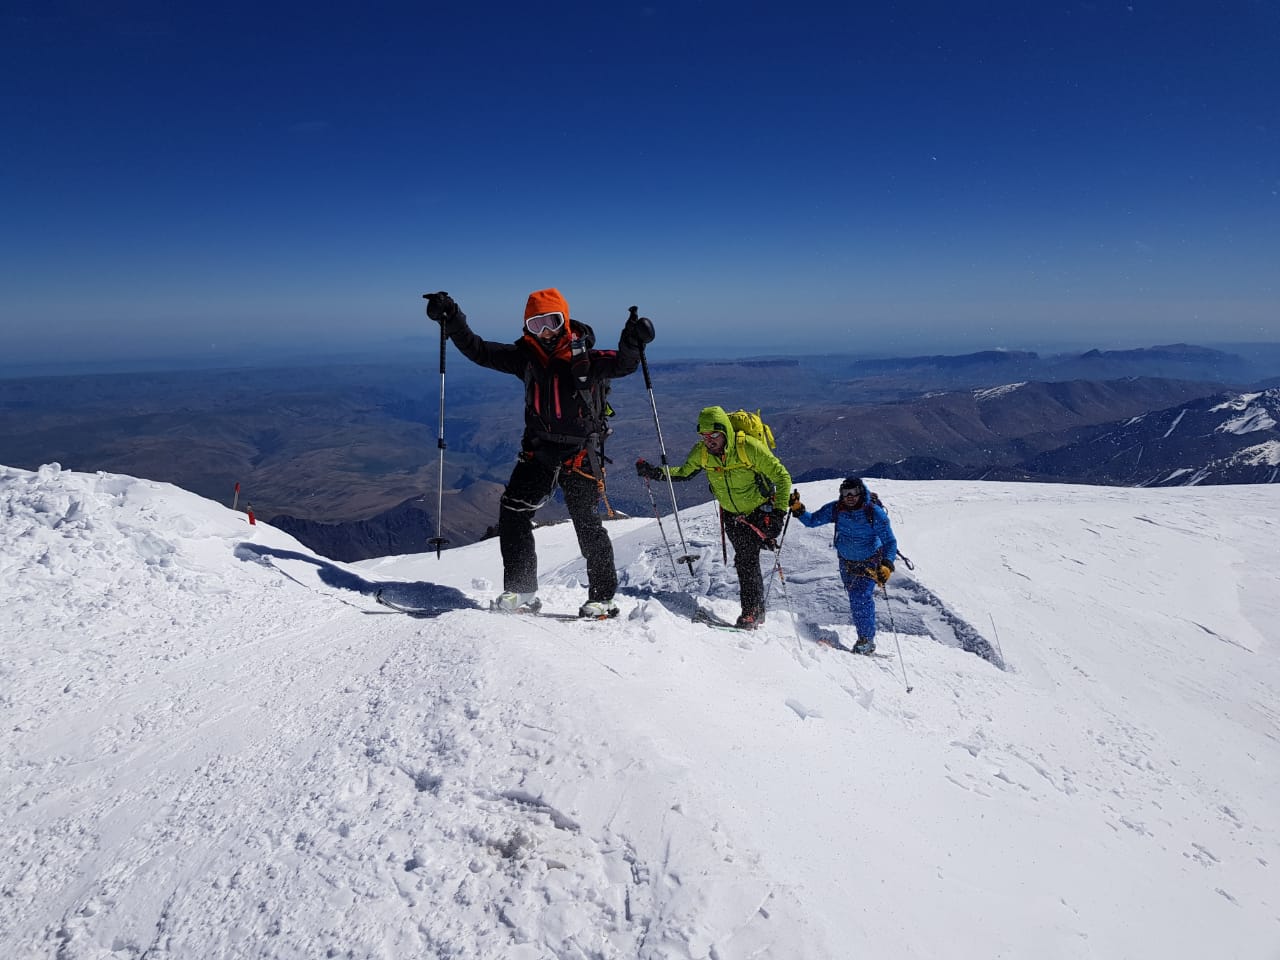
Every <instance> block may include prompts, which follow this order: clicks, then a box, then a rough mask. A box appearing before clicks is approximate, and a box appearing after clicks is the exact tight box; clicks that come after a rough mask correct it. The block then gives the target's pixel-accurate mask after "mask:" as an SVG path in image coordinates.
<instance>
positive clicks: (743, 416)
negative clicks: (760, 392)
mask: <svg viewBox="0 0 1280 960" xmlns="http://www.w3.org/2000/svg"><path fill="white" fill-rule="evenodd" d="M729 423H730V424H732V425H733V429H734V430H736V431H737V432H738V433H745V434H746V435H747V436H749V437H755V438H756V439H757V440H759V441H760V442H761V443H763V444H764V445H765V446H767V447H768V448H769V449H770V450H776V449H777V448H778V444H777V443H775V442H774V439H773V431H772V430H770V429H769V425H768V424H767V423H765V422H764V421H763V420H761V419H760V411H759V410H757V411H756V412H755V413H752V412H751V411H750V410H735V411H733V413H731V414H729Z"/></svg>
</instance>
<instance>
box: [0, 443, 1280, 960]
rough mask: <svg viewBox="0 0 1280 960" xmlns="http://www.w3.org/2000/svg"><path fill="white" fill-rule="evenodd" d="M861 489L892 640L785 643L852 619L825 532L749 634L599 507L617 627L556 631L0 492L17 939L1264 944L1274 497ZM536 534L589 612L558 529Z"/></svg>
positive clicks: (179, 498) (760, 945)
mask: <svg viewBox="0 0 1280 960" xmlns="http://www.w3.org/2000/svg"><path fill="white" fill-rule="evenodd" d="M835 487H836V481H828V482H823V483H813V484H801V485H800V489H801V493H802V496H803V497H804V499H805V500H806V502H807V503H809V504H810V505H811V506H814V507H816V506H818V505H820V504H821V503H822V502H823V501H824V499H825V498H827V497H830V496H832V495H833V494H834V492H835ZM873 487H874V488H875V489H876V490H877V491H879V492H880V494H881V495H882V497H883V498H884V500H885V502H886V503H887V504H888V506H889V509H890V511H891V515H892V516H893V518H894V522H895V527H896V530H897V532H898V535H899V538H900V540H901V544H902V548H903V550H904V551H905V552H906V553H907V554H908V555H909V556H910V557H911V558H912V560H914V562H915V564H916V570H915V571H914V573H911V572H910V571H908V570H907V569H906V565H905V564H899V568H898V574H897V575H895V577H894V579H893V580H892V581H891V583H890V589H889V597H890V604H889V606H888V607H887V608H882V633H881V636H880V649H881V650H882V651H888V652H890V653H898V652H899V644H898V643H895V636H894V632H893V631H892V630H891V629H890V620H889V617H888V616H886V614H892V617H893V620H892V623H893V625H894V626H896V627H897V629H898V631H899V634H898V640H899V642H900V652H901V657H900V658H897V659H866V658H856V657H853V656H850V655H848V654H844V653H840V652H838V651H835V650H832V649H830V648H827V647H823V646H819V645H818V644H816V643H813V642H812V641H811V640H810V639H807V637H808V636H810V632H809V629H808V628H805V627H804V626H803V624H804V623H806V622H810V621H813V622H816V623H817V625H818V626H819V627H820V628H823V629H825V630H826V631H827V632H828V633H829V634H839V635H841V636H843V637H844V638H845V639H849V638H850V633H849V630H850V628H849V627H848V626H847V625H846V623H847V611H846V610H843V609H842V607H843V604H844V599H843V596H842V594H841V592H840V590H839V587H838V584H837V582H836V580H835V564H834V562H833V560H832V553H831V549H830V528H829V527H828V528H818V529H815V530H808V529H805V528H802V527H800V526H799V525H798V524H792V525H791V527H790V529H789V531H788V534H787V538H786V541H785V543H784V548H783V552H782V561H783V565H784V567H785V568H786V571H787V584H786V588H785V594H784V592H783V590H782V589H781V588H780V587H779V584H778V582H777V581H776V580H775V581H774V584H773V593H772V601H771V605H770V606H771V610H770V614H769V621H768V623H767V624H766V627H765V629H763V630H762V631H759V632H757V633H755V634H743V633H735V632H725V631H718V630H713V629H710V628H705V627H701V626H697V625H694V624H692V623H690V622H689V621H688V619H687V614H688V612H689V610H691V609H692V608H691V606H690V603H691V601H690V600H689V598H688V597H686V596H684V595H682V594H681V593H680V592H679V591H678V590H677V587H679V586H680V585H681V581H679V580H678V579H677V578H676V576H675V575H674V574H673V572H672V569H671V563H670V560H669V558H668V554H667V551H666V549H665V547H664V546H663V543H662V540H661V537H660V535H659V529H658V526H657V524H656V523H655V522H654V521H652V520H635V519H633V520H625V521H620V522H618V523H615V524H611V525H610V530H611V532H612V535H613V538H614V542H615V546H616V550H617V561H618V566H619V569H620V571H621V574H622V579H623V588H622V591H621V593H620V598H619V599H620V603H621V606H622V610H623V612H622V616H621V617H620V619H619V620H617V621H613V622H608V623H594V622H591V623H581V622H573V623H563V622H559V621H554V620H550V619H545V618H538V619H534V618H524V617H516V618H509V617H499V616H498V615H495V614H490V613H487V612H485V611H483V610H481V609H477V607H478V606H480V605H483V604H484V603H485V602H486V601H487V600H488V599H489V597H491V596H492V595H493V594H494V593H495V592H496V591H497V589H498V588H499V584H500V561H499V558H498V555H497V545H496V543H494V542H492V541H489V542H485V543H480V544H476V545H473V546H470V547H466V548H460V549H456V550H450V551H447V552H445V554H444V555H443V556H442V558H440V559H437V558H436V557H435V555H434V554H423V555H418V556H410V557H399V558H386V559H382V560H375V561H368V562H365V563H362V564H354V565H344V564H340V563H335V562H332V561H328V560H325V559H322V558H319V557H316V556H314V555H313V554H311V553H310V552H309V551H307V550H306V549H304V548H303V547H301V546H300V545H299V544H298V543H297V542H296V541H294V540H292V539H291V538H289V537H288V536H286V535H284V534H283V533H280V532H279V531H276V530H274V529H272V528H270V527H267V526H264V525H261V524H259V525H257V526H256V527H249V526H248V525H247V524H246V523H245V521H244V517H243V515H240V514H236V513H232V512H231V511H230V510H228V509H226V508H225V507H223V506H220V505H218V504H214V503H211V502H209V501H206V500H202V499H200V498H197V497H195V496H193V495H191V494H188V493H185V492H183V491H180V490H178V489H176V488H174V487H171V486H168V485H165V484H158V483H151V482H147V481H140V480H132V479H130V478H126V477H120V476H112V475H106V474H98V475H87V474H79V473H70V472H65V471H59V470H58V469H57V468H56V467H52V466H50V467H46V468H42V470H41V471H40V472H39V473H30V472H26V471H21V470H16V469H11V468H0V557H3V559H2V560H0V731H3V733H2V734H0V812H2V814H3V822H4V825H5V830H4V838H3V846H0V948H2V949H0V955H2V956H5V957H19V958H27V957H50V958H52V957H58V958H61V960H80V958H95V960H101V958H108V957H110V958H135V960H140V958H142V957H146V958H147V960H158V958H163V957H173V958H184V960H186V958H204V957H219V958H223V957H228V958H241V957H244V958H248V957H272V958H303V957H305V958H319V957H360V958H365V957H388V958H391V957H395V958H408V957H414V958H417V957H443V958H472V957H474V958H480V957H484V958H493V957H503V958H516V960H524V958H542V957H575V958H577V957H601V958H606V957H642V958H689V957H699V958H712V957H714V958H719V960H729V958H746V957H777V958H847V957H895V958H900V957H922V958H923V957H931V958H932V957H944V956H945V957H949V958H956V957H973V958H979V957H981V958H988V957H995V956H1006V957H1108V958H1111V957H1195V958H1205V957H1214V958H1219V957H1272V956H1276V955H1277V953H1280V893H1278V891H1280V883H1277V877H1276V870H1277V864H1278V862H1280V806H1278V805H1277V802H1276V798H1277V797H1280V727H1278V724H1280V713H1278V711H1277V706H1276V704H1277V692H1278V691H1280V657H1278V655H1277V651H1278V649H1280V646H1278V641H1280V627H1277V623H1280V591H1277V590H1276V589H1275V586H1276V581H1275V571H1276V570H1277V569H1280V489H1277V488H1276V487H1274V486H1258V487H1221V486H1220V487H1214V488H1212V489H1211V490H1208V491H1206V490H1202V489H1196V488H1185V487H1177V488H1161V489H1143V490H1136V489H1113V488H1095V487H1073V486H1053V485H1048V484H1028V485H1020V484H998V483H991V484H987V483H964V482H890V481H883V482H875V483H873ZM681 519H682V527H683V529H684V532H685V535H686V538H687V539H688V542H689V546H690V548H691V549H692V550H693V551H694V552H695V553H697V554H698V556H699V558H700V559H699V561H698V562H697V564H696V565H695V569H696V570H697V582H696V588H697V591H698V592H700V593H704V594H709V595H710V599H709V600H704V602H705V603H709V604H710V605H712V606H714V607H715V608H716V609H717V610H719V611H720V612H722V613H726V614H729V613H733V612H735V606H734V603H733V602H732V596H733V592H734V590H733V578H732V576H731V575H730V574H727V573H726V571H725V570H724V567H723V564H722V562H721V559H720V539H719V531H718V527H717V525H716V521H715V516H714V513H713V512H712V511H711V509H710V507H709V506H708V505H702V506H699V507H693V508H690V509H687V510H686V511H684V512H683V513H682V517H681ZM665 527H666V531H667V533H668V534H669V535H670V536H675V528H674V524H673V523H672V521H671V518H670V517H668V518H666V521H665ZM428 532H429V531H428ZM424 535H425V534H424ZM537 538H538V544H539V554H540V561H541V564H540V569H541V574H542V583H543V591H542V594H543V597H544V599H545V600H546V601H547V603H548V605H549V607H550V608H552V609H556V610H562V611H569V610H572V609H575V608H576V606H577V604H578V603H580V602H581V601H582V600H583V599H584V597H585V591H584V589H583V588H582V587H581V585H580V581H581V579H582V577H583V567H582V562H581V560H580V558H579V557H578V556H577V548H576V545H575V544H574V542H573V534H572V530H571V528H570V527H569V526H568V525H559V526H554V527H544V528H540V529H539V530H538V532H537ZM676 547H677V549H679V544H676ZM379 588H382V589H384V590H385V592H386V595H387V596H390V597H392V598H393V599H397V600H399V601H401V602H406V603H418V604H422V605H425V606H428V607H430V608H431V609H432V611H433V613H432V615H430V616H427V617H423V618H411V617H408V616H404V615H401V614H397V613H393V612H389V611H387V609H386V608H384V607H381V606H379V605H378V604H376V603H375V602H374V600H373V599H372V596H373V594H374V593H375V592H376V590H377V589H379ZM993 647H994V651H993V650H992V648H993ZM967 649H969V650H978V651H980V652H984V653H988V654H989V655H990V656H991V659H992V660H994V661H997V662H999V661H1000V659H1001V656H1002V657H1003V662H1004V663H1005V665H1006V667H1007V669H1003V670H1002V669H1000V668H999V667H998V666H997V665H996V663H993V662H990V661H989V660H987V659H983V658H982V657H980V656H975V655H974V654H973V653H968V652H965V651H966V650H967ZM904 676H905V677H906V679H905V680H904ZM908 682H909V683H910V684H911V685H912V687H913V692H911V693H907V691H906V684H907V683H908Z"/></svg>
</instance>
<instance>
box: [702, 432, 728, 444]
mask: <svg viewBox="0 0 1280 960" xmlns="http://www.w3.org/2000/svg"><path fill="white" fill-rule="evenodd" d="M698 436H700V437H701V438H702V439H703V440H705V441H706V442H707V443H712V442H714V441H716V440H723V439H724V434H723V433H721V432H720V431H719V430H712V431H711V432H710V433H699V434H698Z"/></svg>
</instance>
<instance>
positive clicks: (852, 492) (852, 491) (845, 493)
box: [840, 487, 862, 500]
mask: <svg viewBox="0 0 1280 960" xmlns="http://www.w3.org/2000/svg"><path fill="white" fill-rule="evenodd" d="M860 496H862V488H861V487H850V488H849V489H848V490H841V491H840V498H841V499H842V500H848V499H850V498H852V499H854V500H857V499H858V498H859V497H860Z"/></svg>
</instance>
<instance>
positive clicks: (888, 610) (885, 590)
mask: <svg viewBox="0 0 1280 960" xmlns="http://www.w3.org/2000/svg"><path fill="white" fill-rule="evenodd" d="M880 592H881V593H883V594H884V609H885V612H886V613H887V614H889V629H890V630H892V631H893V642H894V645H895V646H896V647H897V648H898V666H900V667H901V668H902V683H903V686H905V687H906V688H907V693H910V692H911V691H912V690H914V689H915V687H913V686H911V681H909V680H908V679H907V662H906V661H905V660H903V659H902V644H901V643H899V642H898V625H897V624H896V623H894V622H893V607H891V606H889V588H888V586H887V585H885V584H883V583H882V584H880Z"/></svg>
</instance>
